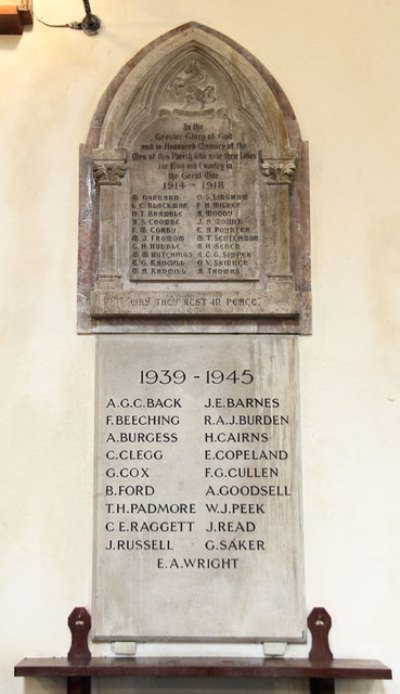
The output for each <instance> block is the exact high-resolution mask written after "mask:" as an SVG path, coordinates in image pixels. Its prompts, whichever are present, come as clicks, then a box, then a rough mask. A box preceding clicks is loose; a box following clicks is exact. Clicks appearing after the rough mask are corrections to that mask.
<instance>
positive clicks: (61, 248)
mask: <svg viewBox="0 0 400 694" xmlns="http://www.w3.org/2000/svg"><path fill="white" fill-rule="evenodd" d="M34 3H35V12H36V14H37V15H38V16H39V17H42V18H43V19H45V20H46V21H47V22H50V23H64V22H67V21H71V20H80V19H82V17H83V10H82V3H81V2H80V0H69V2H68V3H67V2H62V1H61V0H34ZM92 7H93V11H94V12H95V13H96V14H98V15H99V16H100V17H101V19H102V20H103V22H104V29H103V31H102V32H101V34H100V35H99V36H97V37H93V38H89V37H87V36H85V35H83V34H82V33H81V32H76V31H72V30H69V29H49V28H47V27H45V26H43V25H41V24H40V23H39V22H36V23H35V26H34V29H33V31H29V30H28V31H26V32H25V34H24V36H22V37H5V36H0V65H1V81H2V89H1V91H2V94H1V110H0V152H1V167H0V180H1V186H0V190H1V198H2V200H1V232H2V233H1V237H0V249H1V269H2V272H1V278H0V283H1V284H0V292H1V297H2V301H1V332H0V344H1V360H0V370H1V391H2V394H1V409H2V412H1V421H2V446H1V450H2V469H3V475H2V484H1V497H2V500H1V511H0V513H1V516H0V537H1V560H2V561H1V564H2V566H1V572H0V605H1V608H0V630H1V632H2V635H1V649H0V692H1V694H19V693H21V692H23V691H25V692H26V693H27V694H39V693H43V692H61V691H63V685H62V683H60V682H55V681H51V680H50V681H46V680H40V681H39V680H37V681H27V682H26V683H25V684H24V682H23V680H21V679H18V680H14V679H13V677H12V668H13V665H14V664H15V663H16V662H17V661H19V660H20V659H21V658H22V657H24V656H40V655H64V654H65V653H66V652H67V650H68V648H69V635H68V630H67V628H66V616H67V615H68V613H69V611H70V610H71V608H72V607H73V606H75V605H79V604H82V605H86V606H88V607H89V606H90V594H91V559H90V557H91V505H92V440H93V366H94V338H92V337H77V336H76V334H75V282H76V253H77V216H78V192H77V191H78V144H79V143H80V142H83V141H84V140H85V138H86V133H87V130H88V126H89V122H90V119H91V115H92V113H93V112H94V109H95V107H96V105H97V102H98V100H99V98H100V96H101V94H102V92H103V90H104V89H105V88H106V86H107V85H108V83H109V82H110V80H111V79H112V77H113V76H114V75H115V74H116V72H117V71H118V70H119V68H120V67H121V66H122V65H123V64H124V63H125V62H126V61H127V60H128V59H129V58H130V57H131V56H132V55H134V54H135V53H136V52H137V51H138V50H139V49H140V48H142V47H143V46H144V45H145V44H147V43H148V42H149V41H151V40H153V39H154V38H156V37H157V36H159V35H160V34H162V33H164V32H166V31H168V30H169V29H171V28H173V27H175V26H177V25H179V24H183V23H185V22H187V21H189V20H196V21H199V22H202V23H204V24H208V25H210V26H212V27H213V28H215V29H217V30H219V31H221V32H223V33H225V34H227V35H229V36H230V37H231V38H233V39H234V40H236V41H238V42H239V43H241V44H242V45H243V46H244V47H245V48H247V49H248V50H249V51H251V52H252V53H253V54H254V55H255V56H256V57H257V58H259V59H260V60H261V62H262V63H264V64H265V65H266V67H267V68H268V69H269V70H270V71H271V72H272V74H273V75H274V76H275V77H276V79H277V80H278V82H279V83H280V85H281V86H282V87H283V89H284V90H285V91H286V94H287V95H288V97H289V99H290V101H291V103H292V105H293V107H294V109H295V111H296V114H297V117H298V120H299V123H300V127H301V129H302V135H303V139H306V140H309V141H310V156H311V213H312V247H313V292H314V334H313V336H312V337H303V338H300V343H301V358H302V365H301V378H302V439H303V469H304V514H305V545H306V587H307V605H308V607H309V608H312V607H313V606H314V605H320V604H321V605H325V606H326V607H327V609H328V610H329V611H330V613H331V614H332V617H333V620H334V629H333V633H332V635H331V645H332V648H333V650H334V653H335V655H336V656H342V657H361V658H363V657H365V658H378V659H381V660H382V661H383V662H385V663H386V664H387V665H390V666H392V668H393V670H394V681H393V683H387V684H381V683H366V682H362V683H359V684H355V683H351V682H345V683H342V684H340V685H338V686H337V691H338V692H339V694H340V693H341V692H349V693H350V692H351V693H356V692H363V693H365V694H378V693H379V694H382V693H383V692H386V693H390V694H395V693H399V692H400V637H399V635H398V626H397V625H398V622H399V620H400V542H399V535H400V511H399V509H400V503H399V492H398V490H399V489H400V465H399V462H398V461H399V429H400V427H399V422H400V417H399V400H400V392H399V383H400V373H399V372H400V367H399V362H400V360H399V354H400V320H399V316H400V305H399V304H400V282H399V279H400V277H399V275H400V234H399V227H400V202H399V200H400V195H399V192H398V188H399V174H398V161H399V137H398V123H399V122H400V95H399V89H398V75H399V72H400V3H399V1H398V0H335V1H334V2H333V1H332V0H285V1H284V2H283V1H282V0H246V1H245V0H202V1H201V3H199V2H195V0H168V2H167V1H166V0H164V1H161V0H113V2H110V1H108V2H107V1H106V0H92ZM94 651H95V652H96V653H97V654H100V653H101V652H103V651H104V647H100V646H97V647H96V648H95V649H94ZM147 652H150V649H149V648H148V649H147ZM236 652H237V653H248V652H249V650H248V649H247V650H246V651H245V650H243V649H240V648H237V649H236ZM250 652H251V654H252V655H258V654H259V651H258V648H257V647H251V648H250ZM306 652H307V649H306V648H305V647H299V646H298V647H292V649H291V654H292V655H303V654H304V653H306ZM172 686H173V687H174V690H176V689H177V687H176V686H175V684H174V683H170V684H169V687H170V688H171V687H172ZM155 688H156V687H155V684H153V685H152V684H149V685H143V686H141V687H140V689H141V690H144V689H146V691H149V692H153V690H154V691H155ZM179 688H181V689H183V685H180V687H179ZM185 688H186V689H188V687H186V686H185ZM96 689H97V690H98V691H99V692H102V693H105V692H113V691H118V692H119V693H120V694H121V693H122V692H127V691H128V687H127V685H126V683H123V682H121V683H119V684H117V683H116V684H114V685H113V686H111V683H107V682H106V681H103V682H100V683H99V684H98V687H97V686H96V688H95V690H96ZM189 689H191V690H192V689H193V690H195V689H198V684H193V687H189ZM220 689H224V687H222V685H221V686H220ZM241 689H242V690H243V687H241ZM253 689H255V688H254V687H253ZM269 691H276V692H277V691H279V692H287V691H304V689H302V688H301V687H299V686H296V687H295V686H294V685H293V686H292V685H291V684H288V685H286V686H284V685H283V684H279V685H276V686H275V687H272V685H271V687H270V689H269Z"/></svg>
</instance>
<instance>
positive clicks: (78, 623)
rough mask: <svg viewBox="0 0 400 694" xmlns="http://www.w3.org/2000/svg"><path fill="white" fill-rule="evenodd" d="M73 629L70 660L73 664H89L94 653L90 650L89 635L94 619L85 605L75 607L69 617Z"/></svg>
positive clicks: (69, 653)
mask: <svg viewBox="0 0 400 694" xmlns="http://www.w3.org/2000/svg"><path fill="white" fill-rule="evenodd" d="M68 626H69V628H70V630H71V636H72V641H71V648H70V649H69V651H68V661H69V662H70V663H71V664H72V665H87V664H88V663H89V662H90V659H91V657H92V654H91V653H90V650H89V645H88V635H89V631H90V627H91V626H92V620H91V617H90V614H89V612H88V611H87V609H86V608H85V607H75V609H74V610H72V612H71V614H70V615H69V617H68Z"/></svg>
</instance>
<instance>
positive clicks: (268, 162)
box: [260, 150, 297, 279]
mask: <svg viewBox="0 0 400 694" xmlns="http://www.w3.org/2000/svg"><path fill="white" fill-rule="evenodd" d="M296 158H297V152H296V150H290V151H288V152H285V153H284V155H283V156H281V157H264V156H263V155H262V153H260V169H261V173H262V175H263V177H264V179H265V182H266V184H267V186H268V199H267V219H268V239H269V257H270V261H271V265H270V271H269V276H270V277H275V278H281V279H286V278H291V277H292V273H291V267H290V238H289V234H290V231H289V230H290V208H289V193H290V186H291V184H292V183H293V181H294V179H295V175H296Z"/></svg>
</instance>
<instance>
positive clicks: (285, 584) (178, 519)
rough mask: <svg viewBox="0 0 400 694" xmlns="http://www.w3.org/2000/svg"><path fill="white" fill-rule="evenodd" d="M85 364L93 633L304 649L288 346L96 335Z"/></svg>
mask: <svg viewBox="0 0 400 694" xmlns="http://www.w3.org/2000/svg"><path fill="white" fill-rule="evenodd" d="M253 260H254V264H253V265H252V268H253V269H252V270H251V272H253V271H255V270H256V266H257V263H256V258H254V259H253ZM249 272H250V270H249ZM96 370H97V373H96V454H95V455H96V461H95V471H96V472H95V540H94V589H93V605H92V614H93V633H94V638H95V639H97V640H107V641H110V640H117V641H121V640H146V639H147V640H160V639H161V640H163V639H164V640H166V639H168V640H194V639H196V640H204V641H206V640H228V641H229V640H239V641H246V640H260V641H268V640H278V641H300V640H303V638H304V633H305V606H304V598H303V542H302V518H301V480H300V460H299V458H300V454H299V394H298V357H297V342H296V338H294V337H289V336H288V337H285V336H251V335H240V336H228V335H226V336H225V335H218V336H211V335H209V336H202V337H201V339H200V338H199V337H196V336H177V335H169V336H161V335H155V336H154V335H152V336H145V335H143V336H132V335H125V336H105V337H99V338H98V343H97V369H96Z"/></svg>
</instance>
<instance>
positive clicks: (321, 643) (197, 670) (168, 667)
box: [14, 607, 392, 694]
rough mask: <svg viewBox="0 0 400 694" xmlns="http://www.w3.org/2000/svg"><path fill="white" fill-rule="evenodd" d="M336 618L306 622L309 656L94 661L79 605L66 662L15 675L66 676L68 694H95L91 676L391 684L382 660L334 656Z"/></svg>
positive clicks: (24, 668)
mask: <svg viewBox="0 0 400 694" xmlns="http://www.w3.org/2000/svg"><path fill="white" fill-rule="evenodd" d="M331 623H332V622H331V618H330V616H329V614H328V613H327V611H326V610H325V609H324V608H323V607H315V608H314V609H313V610H312V611H311V613H310V614H309V616H308V620H307V624H308V627H309V629H310V632H311V636H312V646H311V651H310V653H309V657H308V658H212V657H211V658H210V657H207V658H206V657H203V658H201V657H200V658H199V657H197V658H178V657H174V658H92V657H91V653H90V650H89V646H88V634H89V630H90V626H91V617H90V614H89V613H88V611H87V610H86V609H85V608H84V607H75V608H74V610H73V611H72V612H71V614H70V615H69V618H68V626H69V628H70V630H71V635H72V642H71V648H70V650H69V652H68V657H67V658H25V659H24V660H21V662H20V663H18V665H16V666H15V668H14V675H15V676H16V677H64V678H65V679H66V681H67V694H90V691H91V681H92V680H91V678H92V677H159V678H162V677H163V678H166V677H177V678H180V677H202V678H212V677H215V678H218V677H219V678H222V677H223V678H225V679H228V678H229V679H231V680H232V679H239V678H243V679H246V680H249V679H259V680H266V679H283V678H286V679H303V680H304V679H307V680H308V681H309V691H310V694H334V692H335V680H336V679H345V678H347V679H353V680H355V679H357V680H361V679H364V680H390V679H391V678H392V673H391V671H390V669H389V668H388V667H386V665H383V664H382V663H380V662H379V661H378V660H350V659H340V658H337V659H335V658H333V656H332V653H331V650H330V648H329V641H328V632H329V629H330V628H331Z"/></svg>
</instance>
